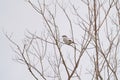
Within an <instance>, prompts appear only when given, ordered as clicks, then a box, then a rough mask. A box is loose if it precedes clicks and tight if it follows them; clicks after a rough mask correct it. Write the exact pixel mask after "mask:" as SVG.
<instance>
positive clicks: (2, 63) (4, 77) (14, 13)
mask: <svg viewBox="0 0 120 80" xmlns="http://www.w3.org/2000/svg"><path fill="white" fill-rule="evenodd" d="M66 5H67V4H66ZM66 5H65V7H66ZM82 13H83V12H82ZM83 14H84V13H83ZM61 15H62V13H60V11H59V15H58V22H59V21H60V19H61V22H60V23H59V25H60V26H63V28H64V29H63V28H62V29H63V30H61V31H62V32H61V33H62V34H67V35H69V36H71V35H70V30H68V31H67V27H65V26H66V25H67V24H66V23H68V22H67V20H66V19H63V18H62V17H61ZM40 22H42V21H41V18H40V16H39V14H38V13H36V11H35V10H34V9H33V8H32V7H31V6H30V5H29V4H28V3H27V2H26V1H25V0H0V79H1V80H32V79H33V78H32V76H31V74H30V73H29V72H28V70H27V68H26V67H25V66H24V65H22V64H19V63H17V62H15V61H14V60H13V59H14V57H15V53H14V52H13V51H12V50H11V48H10V45H11V44H10V42H9V41H8V40H7V38H6V37H5V36H4V34H3V31H4V32H7V34H11V33H13V40H15V41H16V42H18V43H20V42H21V40H22V39H23V38H24V34H25V31H26V30H27V29H28V30H30V31H31V32H38V31H40V30H41V24H40ZM63 22H64V23H65V24H63ZM62 34H61V35H62ZM76 35H79V34H76ZM68 52H69V51H68ZM86 78H87V77H86ZM33 80H34V79H33Z"/></svg>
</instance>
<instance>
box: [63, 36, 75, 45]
mask: <svg viewBox="0 0 120 80" xmlns="http://www.w3.org/2000/svg"><path fill="white" fill-rule="evenodd" d="M62 38H63V41H64V43H65V44H67V45H71V44H72V43H74V41H73V40H71V39H70V38H68V37H67V36H66V35H63V36H62Z"/></svg>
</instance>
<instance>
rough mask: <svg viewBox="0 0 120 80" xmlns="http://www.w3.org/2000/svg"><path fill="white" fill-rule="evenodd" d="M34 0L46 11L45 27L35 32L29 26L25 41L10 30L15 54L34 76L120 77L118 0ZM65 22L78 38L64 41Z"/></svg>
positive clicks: (70, 79)
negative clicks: (20, 39)
mask: <svg viewBox="0 0 120 80" xmlns="http://www.w3.org/2000/svg"><path fill="white" fill-rule="evenodd" d="M49 1H50V2H49ZM36 2H37V4H35V3H34V2H33V1H32V0H28V3H29V4H30V5H31V6H32V8H33V9H34V10H35V11H36V12H37V13H38V14H39V15H40V16H41V17H42V18H41V19H42V20H43V21H44V22H43V24H44V28H45V32H44V33H41V35H40V34H39V35H37V34H36V33H32V32H30V31H27V33H28V34H27V35H25V37H26V38H25V39H24V42H23V46H22V47H21V46H20V45H19V44H17V43H16V42H15V41H14V40H13V39H12V38H11V37H10V36H8V35H7V34H6V37H7V38H8V39H9V41H10V42H12V44H13V45H14V46H15V47H16V48H15V47H13V48H12V49H13V50H14V52H15V53H17V58H16V60H17V61H18V62H20V63H23V64H25V65H26V66H27V67H28V70H29V72H30V73H31V75H32V76H33V77H34V79H35V80H41V79H42V80H85V78H86V79H87V77H89V80H118V79H119V78H120V76H119V73H120V72H119V71H120V69H119V67H120V57H119V56H120V52H119V48H120V45H119V42H120V6H119V5H120V2H119V0H76V1H74V0H73V1H72V0H68V1H66V2H65V1H64V0H43V1H42V0H37V1H36ZM62 19H63V21H64V20H66V22H62V21H61V20H62ZM61 22H62V23H63V24H61ZM64 24H65V25H66V26H64ZM64 28H65V29H67V30H66V31H69V32H68V33H69V34H70V36H71V38H72V40H73V41H74V42H75V44H72V45H66V44H64V42H63V41H62V40H61V35H62V34H63V33H62V32H63V30H64ZM87 80H88V79H87Z"/></svg>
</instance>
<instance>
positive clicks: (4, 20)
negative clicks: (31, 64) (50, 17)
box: [0, 0, 40, 80]
mask: <svg viewBox="0 0 120 80" xmlns="http://www.w3.org/2000/svg"><path fill="white" fill-rule="evenodd" d="M39 22H40V18H39V16H38V14H36V12H35V11H34V10H33V9H32V8H31V6H30V5H29V4H28V3H27V2H26V1H25V0H0V80H32V79H33V78H32V76H31V74H30V73H29V72H28V70H27V68H26V67H25V66H24V65H22V64H19V63H17V62H15V61H14V60H13V59H14V57H15V54H14V52H13V51H12V50H11V48H10V45H11V44H10V42H9V41H8V40H7V39H6V37H5V36H4V35H3V31H4V32H7V33H8V34H11V33H13V35H14V36H13V37H14V39H15V40H16V41H21V40H22V39H23V35H24V33H25V30H26V29H29V30H30V31H37V30H38V29H40V27H39V26H40V25H39ZM33 80H34V79H33Z"/></svg>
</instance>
